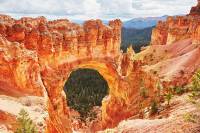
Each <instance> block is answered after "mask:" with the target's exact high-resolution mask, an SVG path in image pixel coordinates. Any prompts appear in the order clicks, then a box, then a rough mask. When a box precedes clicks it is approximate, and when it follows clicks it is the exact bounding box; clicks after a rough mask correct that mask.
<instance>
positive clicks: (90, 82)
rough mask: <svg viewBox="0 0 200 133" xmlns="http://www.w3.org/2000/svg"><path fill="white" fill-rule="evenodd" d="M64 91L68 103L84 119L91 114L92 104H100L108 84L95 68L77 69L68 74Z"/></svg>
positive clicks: (106, 92)
mask: <svg viewBox="0 0 200 133" xmlns="http://www.w3.org/2000/svg"><path fill="white" fill-rule="evenodd" d="M64 91H65V93H66V96H67V101H68V105H69V106H70V107H71V108H72V109H74V110H76V111H78V112H79V113H80V116H81V119H82V120H83V121H85V120H86V118H88V117H89V116H90V115H91V114H93V112H92V108H93V107H94V106H101V102H102V100H103V98H104V97H105V96H106V95H107V94H108V84H107V82H106V81H105V80H104V78H103V77H102V76H101V75H100V74H99V73H98V72H97V71H96V70H92V69H78V70H76V71H73V72H72V73H71V74H70V77H69V79H68V80H67V82H66V83H65V86H64ZM93 116H94V115H93Z"/></svg>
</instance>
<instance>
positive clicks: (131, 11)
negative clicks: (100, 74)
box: [0, 0, 196, 19]
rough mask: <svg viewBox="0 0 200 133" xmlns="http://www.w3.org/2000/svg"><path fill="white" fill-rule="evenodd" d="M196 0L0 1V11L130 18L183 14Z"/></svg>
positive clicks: (80, 16)
mask: <svg viewBox="0 0 200 133" xmlns="http://www.w3.org/2000/svg"><path fill="white" fill-rule="evenodd" d="M195 4H196V0H151V1H149V0H20V1H19V0H0V13H6V14H10V15H13V16H20V17H21V16H24V15H25V16H38V15H39V16H40V15H45V16H47V17H50V18H54V17H55V18H56V17H68V18H70V19H91V18H101V19H113V18H121V19H131V18H135V17H146V16H161V15H177V14H186V13H188V12H189V10H190V8H191V6H193V5H195Z"/></svg>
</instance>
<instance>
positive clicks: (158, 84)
mask: <svg viewBox="0 0 200 133" xmlns="http://www.w3.org/2000/svg"><path fill="white" fill-rule="evenodd" d="M156 88H157V90H158V93H157V96H158V97H160V95H161V91H162V90H163V86H162V84H161V83H160V82H159V81H158V82H157V84H156Z"/></svg>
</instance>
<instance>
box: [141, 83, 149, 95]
mask: <svg viewBox="0 0 200 133" xmlns="http://www.w3.org/2000/svg"><path fill="white" fill-rule="evenodd" d="M140 96H142V97H143V98H147V97H148V89H147V88H146V87H145V86H144V81H143V80H141V81H140Z"/></svg>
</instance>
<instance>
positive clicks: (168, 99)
mask: <svg viewBox="0 0 200 133" xmlns="http://www.w3.org/2000/svg"><path fill="white" fill-rule="evenodd" d="M172 97H173V95H172V93H171V92H170V91H169V92H168V93H167V94H166V95H165V99H166V100H167V105H168V106H169V105H170V101H171V99H172Z"/></svg>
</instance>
